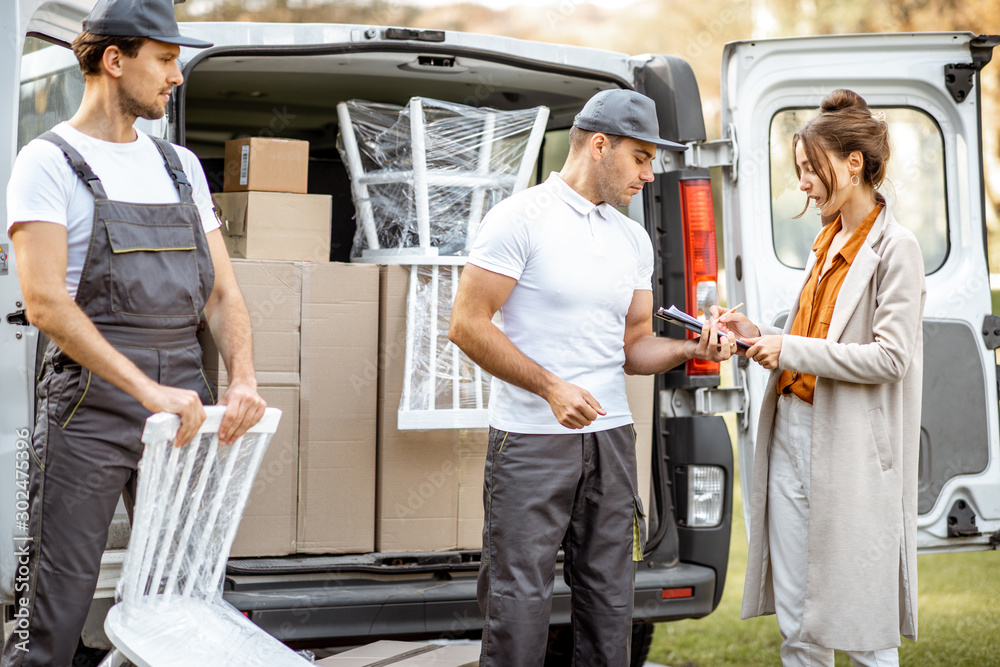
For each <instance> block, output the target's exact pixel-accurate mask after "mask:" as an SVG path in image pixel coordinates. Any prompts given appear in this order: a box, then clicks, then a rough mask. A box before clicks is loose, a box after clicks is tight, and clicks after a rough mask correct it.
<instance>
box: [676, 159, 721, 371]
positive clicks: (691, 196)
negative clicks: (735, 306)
mask: <svg viewBox="0 0 1000 667" xmlns="http://www.w3.org/2000/svg"><path fill="white" fill-rule="evenodd" d="M680 188H681V219H682V220H683V222H684V278H685V280H686V284H687V304H686V310H687V312H688V313H690V314H692V315H694V316H695V317H698V318H707V317H709V316H710V315H711V307H712V306H714V305H716V304H717V303H718V279H719V267H718V261H717V258H716V255H715V209H714V207H713V205H712V181H711V180H710V179H707V178H694V179H689V180H683V181H681V182H680ZM688 336H689V337H692V338H693V337H694V334H691V333H689V334H688ZM687 374H688V375H718V374H719V364H718V363H717V362H714V361H706V360H704V359H692V360H690V361H689V362H688V363H687Z"/></svg>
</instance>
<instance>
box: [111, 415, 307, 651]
mask: <svg viewBox="0 0 1000 667" xmlns="http://www.w3.org/2000/svg"><path fill="white" fill-rule="evenodd" d="M205 412H206V413H207V419H206V420H205V423H204V424H203V425H202V427H201V429H200V430H199V431H198V435H196V436H195V438H194V439H193V440H192V441H191V442H190V443H188V445H186V446H185V447H174V446H173V439H174V435H175V434H176V433H177V428H178V426H179V424H180V419H179V418H178V417H177V416H176V415H172V414H166V413H160V414H155V415H153V416H152V417H150V418H149V419H148V420H146V427H145V430H144V431H143V435H142V441H143V443H144V444H145V452H144V453H143V457H142V460H141V461H140V462H139V470H140V472H139V488H138V493H137V498H136V503H135V516H134V520H133V526H132V536H131V538H130V540H129V546H128V552H127V553H126V555H125V562H124V565H123V568H122V574H121V579H120V580H119V582H118V590H117V597H118V603H117V604H115V606H113V607H112V608H111V610H110V611H109V612H108V616H107V618H106V619H105V621H104V629H105V631H106V632H107V634H108V637H109V638H110V639H111V642H112V643H113V644H114V645H115V650H114V651H112V653H111V654H110V655H109V656H108V657H107V658H106V659H105V661H104V663H102V664H103V665H117V664H121V663H122V662H123V660H122V659H123V658H127V659H128V660H130V661H131V662H132V663H134V664H135V665H138V666H139V667H166V666H168V665H170V666H173V665H176V666H178V667H180V666H182V665H183V666H190V665H199V666H202V667H214V666H219V667H222V666H228V665H232V666H233V667H237V666H239V667H246V666H250V665H252V666H260V667H265V666H266V667H283V666H287V667H300V666H303V665H307V664H309V663H308V662H307V661H306V660H305V659H304V658H301V657H299V656H298V655H296V654H295V652H294V651H292V650H291V649H289V648H288V647H287V646H285V645H284V644H282V643H281V642H279V641H278V640H277V639H275V638H273V637H272V636H271V635H269V634H267V633H266V632H264V631H263V630H261V629H260V628H258V627H257V626H256V625H254V624H253V623H252V622H251V621H250V620H249V619H248V618H246V617H245V616H244V615H243V614H242V613H241V612H239V611H237V610H236V609H235V608H234V607H232V606H231V605H229V604H228V603H226V602H225V601H223V599H222V580H223V576H224V574H225V569H226V561H227V560H228V558H229V550H230V547H232V544H233V539H234V538H235V537H236V530H237V528H238V527H239V523H240V518H241V517H242V516H243V509H244V507H245V506H246V503H247V498H248V497H249V495H250V489H251V487H252V486H253V482H254V478H255V477H256V475H257V469H258V468H259V466H260V462H261V459H262V458H263V456H264V451H265V450H266V449H267V445H268V442H269V441H270V439H271V436H272V435H274V432H275V430H276V429H277V426H278V421H279V420H280V418H281V411H280V410H278V409H276V408H268V409H267V410H266V412H265V414H264V417H263V419H261V421H260V423H258V424H257V425H256V426H254V427H253V428H252V429H250V431H248V432H247V433H246V435H244V436H243V437H242V438H240V439H239V440H237V441H236V443H234V444H233V445H231V446H228V447H222V446H219V437H218V430H219V424H220V423H221V421H222V416H223V414H224V413H225V407H224V406H206V407H205Z"/></svg>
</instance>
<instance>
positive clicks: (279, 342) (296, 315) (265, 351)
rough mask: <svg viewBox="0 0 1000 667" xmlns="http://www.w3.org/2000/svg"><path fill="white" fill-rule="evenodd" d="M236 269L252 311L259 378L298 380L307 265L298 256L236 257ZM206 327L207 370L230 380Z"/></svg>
mask: <svg viewBox="0 0 1000 667" xmlns="http://www.w3.org/2000/svg"><path fill="white" fill-rule="evenodd" d="M233 271H234V272H235V274H236V282H237V284H238V285H239V286H240V290H241V291H242V292H243V297H244V298H245V299H246V302H247V308H248V309H249V311H250V324H251V325H252V327H253V346H254V350H253V363H254V370H255V371H256V372H257V383H258V384H260V385H272V386H279V385H281V386H298V385H299V323H300V321H301V319H302V318H301V312H302V310H301V307H302V305H301V302H302V271H301V268H300V267H299V266H297V265H296V264H294V263H292V262H274V261H258V260H233ZM200 328H201V329H202V330H201V331H200V332H199V334H198V340H199V341H200V342H201V346H202V349H203V351H204V357H203V365H204V367H205V373H206V375H207V376H208V379H209V381H211V382H212V383H213V384H215V385H216V386H226V385H228V384H229V376H228V374H227V373H226V367H225V364H224V363H223V360H222V356H221V355H220V354H219V348H218V347H217V346H216V344H215V341H214V340H213V339H212V332H211V330H210V329H209V328H208V327H207V325H206V326H205V327H200Z"/></svg>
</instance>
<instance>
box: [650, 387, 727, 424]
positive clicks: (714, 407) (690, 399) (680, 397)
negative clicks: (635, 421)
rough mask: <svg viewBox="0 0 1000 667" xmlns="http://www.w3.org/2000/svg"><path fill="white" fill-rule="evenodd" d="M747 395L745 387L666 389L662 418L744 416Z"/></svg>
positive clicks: (661, 403)
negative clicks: (728, 414) (722, 414)
mask: <svg viewBox="0 0 1000 667" xmlns="http://www.w3.org/2000/svg"><path fill="white" fill-rule="evenodd" d="M746 406H747V395H746V390H745V389H744V388H743V387H725V388H723V387H700V388H698V389H694V390H690V389H664V390H663V391H661V392H660V416H661V417H667V418H672V417H696V416H704V415H716V414H720V413H723V412H735V413H736V414H743V413H744V412H745V411H746Z"/></svg>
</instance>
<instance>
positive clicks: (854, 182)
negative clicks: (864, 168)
mask: <svg viewBox="0 0 1000 667" xmlns="http://www.w3.org/2000/svg"><path fill="white" fill-rule="evenodd" d="M851 185H853V186H854V187H858V186H859V185H861V178H860V177H859V176H858V175H857V174H851Z"/></svg>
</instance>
